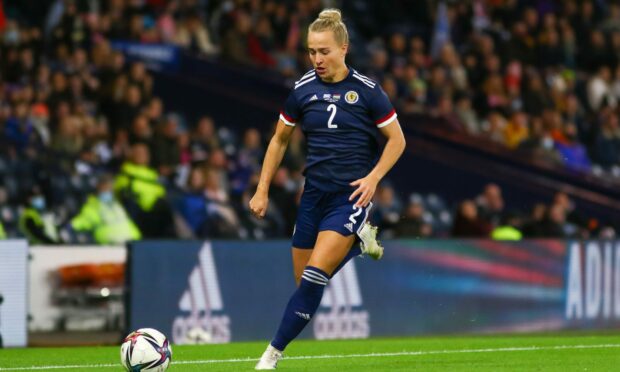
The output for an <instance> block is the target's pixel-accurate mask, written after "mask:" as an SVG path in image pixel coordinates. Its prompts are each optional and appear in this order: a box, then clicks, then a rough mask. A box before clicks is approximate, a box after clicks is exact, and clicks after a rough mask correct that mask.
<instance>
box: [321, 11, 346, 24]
mask: <svg viewBox="0 0 620 372" xmlns="http://www.w3.org/2000/svg"><path fill="white" fill-rule="evenodd" d="M319 19H322V20H326V21H332V22H340V21H342V14H341V13H340V10H338V9H325V10H323V11H322V12H321V13H319Z"/></svg>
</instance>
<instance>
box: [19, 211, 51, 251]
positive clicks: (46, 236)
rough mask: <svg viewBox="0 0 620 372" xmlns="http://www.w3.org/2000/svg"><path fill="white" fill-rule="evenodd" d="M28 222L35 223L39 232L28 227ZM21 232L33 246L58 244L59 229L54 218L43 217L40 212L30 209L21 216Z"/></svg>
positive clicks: (49, 216)
mask: <svg viewBox="0 0 620 372" xmlns="http://www.w3.org/2000/svg"><path fill="white" fill-rule="evenodd" d="M28 220H31V221H32V222H33V223H34V228H35V229H36V230H37V231H32V230H31V228H32V226H30V227H29V226H28ZM18 227H19V230H20V231H21V233H22V234H24V236H25V237H26V239H28V242H29V243H31V244H53V243H58V241H59V239H58V227H57V226H56V221H55V220H54V218H53V216H51V215H46V216H42V215H41V212H39V211H38V210H36V209H34V208H31V207H28V208H26V209H24V210H23V212H22V214H21V215H20V216H19V223H18Z"/></svg>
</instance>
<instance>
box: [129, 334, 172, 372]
mask: <svg viewBox="0 0 620 372" xmlns="http://www.w3.org/2000/svg"><path fill="white" fill-rule="evenodd" d="M171 359H172V348H171V347H170V344H169V343H168V339H167V338H166V336H164V335H163V334H162V333H161V332H159V331H158V330H156V329H153V328H141V329H138V330H137V331H135V332H131V333H130V334H129V335H128V336H127V337H125V340H123V344H122V345H121V364H122V365H123V367H125V370H127V371H155V372H164V371H165V370H166V369H168V365H170V361H171Z"/></svg>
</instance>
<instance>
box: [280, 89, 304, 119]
mask: <svg viewBox="0 0 620 372" xmlns="http://www.w3.org/2000/svg"><path fill="white" fill-rule="evenodd" d="M299 112H300V109H299V105H298V104H297V98H296V97H295V92H291V93H290V94H289V96H288V98H287V99H286V102H284V108H282V110H280V120H282V121H283V122H284V124H286V125H288V126H291V127H294V126H295V124H297V121H299V116H300V115H299Z"/></svg>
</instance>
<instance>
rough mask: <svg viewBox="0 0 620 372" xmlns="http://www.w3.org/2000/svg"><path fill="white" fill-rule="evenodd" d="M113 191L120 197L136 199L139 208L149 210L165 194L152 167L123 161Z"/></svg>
mask: <svg viewBox="0 0 620 372" xmlns="http://www.w3.org/2000/svg"><path fill="white" fill-rule="evenodd" d="M114 191H115V192H116V193H117V195H119V196H120V197H121V198H127V199H130V200H134V201H136V203H137V204H138V206H140V209H142V210H143V211H145V212H149V211H150V210H151V209H152V208H153V206H154V205H155V203H156V202H157V200H159V199H160V198H163V197H165V196H166V189H165V188H164V187H163V186H162V185H161V184H160V183H159V180H158V174H157V171H155V170H154V169H153V168H150V167H147V166H144V165H137V164H133V163H124V164H123V166H122V167H121V172H120V174H119V175H118V176H116V180H115V182H114Z"/></svg>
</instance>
